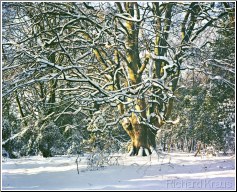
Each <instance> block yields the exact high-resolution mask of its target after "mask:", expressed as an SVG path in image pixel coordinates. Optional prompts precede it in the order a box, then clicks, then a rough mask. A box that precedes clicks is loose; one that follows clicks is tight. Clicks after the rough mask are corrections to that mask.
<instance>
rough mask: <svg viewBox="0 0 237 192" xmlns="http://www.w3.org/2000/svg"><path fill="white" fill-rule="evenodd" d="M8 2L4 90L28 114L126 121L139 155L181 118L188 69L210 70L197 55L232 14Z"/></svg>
mask: <svg viewBox="0 0 237 192" xmlns="http://www.w3.org/2000/svg"><path fill="white" fill-rule="evenodd" d="M3 9H5V11H4V12H3V18H4V20H3V49H2V50H3V67H2V70H3V99H4V100H14V102H15V103H16V104H17V106H18V110H19V113H18V115H19V116H21V118H22V119H24V118H25V117H26V116H29V115H30V114H33V116H34V117H38V115H39V114H41V115H43V116H44V117H48V116H50V117H52V116H53V117H55V118H57V117H58V116H60V114H61V113H68V112H71V113H73V114H74V115H79V114H80V115H82V114H83V115H84V116H85V118H91V122H88V126H89V127H90V128H93V129H92V131H93V130H94V131H98V130H100V131H101V132H104V131H105V130H109V129H113V128H114V127H115V126H117V124H118V123H121V125H122V127H123V128H124V130H125V131H126V132H127V134H128V135H129V136H130V138H131V140H132V146H133V147H132V150H131V155H137V154H138V153H139V154H143V155H147V154H150V153H151V148H154V147H155V136H156V133H157V131H158V130H159V129H160V128H161V127H162V125H164V124H171V125H172V124H175V123H177V121H175V120H174V121H172V120H170V119H169V118H170V115H171V111H172V107H173V102H174V100H175V92H176V90H177V89H178V88H179V85H178V79H179V77H180V74H181V70H184V69H187V68H189V69H192V68H195V69H196V68H197V69H201V70H203V71H205V69H206V68H205V67H204V66H205V64H206V63H205V61H204V60H202V58H201V60H200V59H199V61H202V62H200V63H196V62H195V59H193V58H194V57H193V54H197V53H198V52H199V51H200V50H203V49H204V48H205V49H206V50H207V51H208V50H210V49H211V48H210V49H209V48H208V44H209V41H212V40H213V39H215V36H214V35H215V33H216V29H217V28H219V27H221V28H223V25H222V22H226V21H231V22H233V21H234V20H233V10H234V4H232V3H208V2H201V3H198V2H191V3H189V2H153V3H152V2H140V3H138V2H115V3H112V2H103V3H99V2H98V3H96V2H93V3H92V2H91V3H89V2H85V3H79V2H68V3H66V2H64V3H59V2H58V3H55V2H35V3H31V2H23V3H19V2H14V3H8V2H5V3H3ZM213 78H215V76H214V77H213ZM105 109H106V110H107V111H106V112H104V110H105ZM109 112H111V113H113V114H110V115H111V116H109V115H108V114H107V115H106V114H105V113H109ZM93 114H94V115H93ZM105 117H106V118H105ZM108 117H109V118H108ZM59 118H60V117H59ZM92 121H93V122H92ZM25 123H26V125H27V121H25ZM139 150H140V152H139Z"/></svg>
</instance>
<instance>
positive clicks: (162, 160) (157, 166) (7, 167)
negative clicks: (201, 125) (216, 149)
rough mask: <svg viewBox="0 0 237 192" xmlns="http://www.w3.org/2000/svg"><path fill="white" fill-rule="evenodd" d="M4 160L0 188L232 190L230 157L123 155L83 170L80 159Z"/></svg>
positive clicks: (233, 164)
mask: <svg viewBox="0 0 237 192" xmlns="http://www.w3.org/2000/svg"><path fill="white" fill-rule="evenodd" d="M75 160H76V156H73V157H65V156H63V157H53V158H43V157H28V158H21V159H4V160H3V162H2V190H164V189H165V190H194V189H195V190H197V189H199V190H204V189H208V190H216V189H217V190H234V189H235V157H234V156H232V157H230V156H227V157H226V156H225V157H224V156H222V157H194V155H193V154H188V153H170V154H164V153H163V154H162V155H160V156H159V158H158V157H157V156H152V157H128V156H125V155H123V156H122V157H121V158H120V159H119V165H110V166H109V165H107V166H105V167H102V168H99V169H98V170H88V169H87V165H86V163H87V161H86V157H81V162H80V163H79V164H78V165H79V167H78V168H79V174H78V173H77V165H76V163H75Z"/></svg>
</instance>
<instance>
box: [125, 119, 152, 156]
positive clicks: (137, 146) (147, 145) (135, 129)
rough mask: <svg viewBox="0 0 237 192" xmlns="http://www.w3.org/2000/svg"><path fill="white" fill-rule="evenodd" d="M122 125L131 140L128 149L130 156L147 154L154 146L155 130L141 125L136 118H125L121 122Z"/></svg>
mask: <svg viewBox="0 0 237 192" xmlns="http://www.w3.org/2000/svg"><path fill="white" fill-rule="evenodd" d="M122 126H123V128H124V129H125V131H126V132H127V133H128V135H129V136H130V138H131V140H132V146H131V149H130V151H129V154H130V156H134V155H138V156H148V155H150V154H151V153H152V151H153V149H154V148H155V147H156V143H155V136H156V131H155V130H153V129H151V128H149V127H147V126H146V125H141V124H140V123H139V122H138V121H137V118H132V117H131V118H126V119H125V120H124V121H123V122H122Z"/></svg>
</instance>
